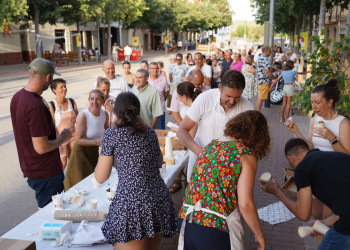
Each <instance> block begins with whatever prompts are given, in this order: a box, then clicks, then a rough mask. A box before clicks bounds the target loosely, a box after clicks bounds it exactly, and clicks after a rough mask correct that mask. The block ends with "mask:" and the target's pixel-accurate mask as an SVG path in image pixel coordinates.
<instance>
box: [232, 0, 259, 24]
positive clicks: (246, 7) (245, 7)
mask: <svg viewBox="0 0 350 250" xmlns="http://www.w3.org/2000/svg"><path fill="white" fill-rule="evenodd" d="M228 2H229V4H230V6H231V8H232V10H233V11H234V12H235V14H234V15H233V20H243V21H254V20H255V19H254V16H253V9H252V8H250V1H249V0H228Z"/></svg>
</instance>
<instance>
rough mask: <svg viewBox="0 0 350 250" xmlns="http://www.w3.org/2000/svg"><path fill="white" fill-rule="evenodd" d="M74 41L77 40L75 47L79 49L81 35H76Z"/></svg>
mask: <svg viewBox="0 0 350 250" xmlns="http://www.w3.org/2000/svg"><path fill="white" fill-rule="evenodd" d="M76 39H77V47H78V48H79V47H81V35H77V36H76Z"/></svg>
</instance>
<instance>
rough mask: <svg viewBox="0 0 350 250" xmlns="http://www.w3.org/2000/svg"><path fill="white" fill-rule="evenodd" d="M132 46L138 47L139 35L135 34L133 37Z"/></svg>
mask: <svg viewBox="0 0 350 250" xmlns="http://www.w3.org/2000/svg"><path fill="white" fill-rule="evenodd" d="M132 46H133V47H138V46H139V37H138V36H134V37H133V38H132Z"/></svg>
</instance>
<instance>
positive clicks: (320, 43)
mask: <svg viewBox="0 0 350 250" xmlns="http://www.w3.org/2000/svg"><path fill="white" fill-rule="evenodd" d="M312 41H313V42H314V48H315V49H314V51H313V52H312V53H311V54H310V55H309V57H308V61H307V63H308V64H309V65H311V67H312V69H311V76H310V77H309V78H308V79H307V80H306V81H305V84H304V86H303V89H302V90H301V92H300V93H299V94H298V95H297V96H296V98H295V100H294V102H293V103H294V105H297V107H298V108H299V109H301V110H302V111H303V112H304V114H306V115H307V114H309V112H310V111H311V110H312V106H311V99H310V97H311V91H312V90H313V88H314V87H316V86H317V85H319V84H325V83H326V82H327V80H328V79H330V78H336V79H337V80H338V83H339V90H340V92H341V98H340V101H339V103H338V104H337V106H336V110H337V111H338V113H339V114H341V115H344V116H346V117H348V118H349V115H350V88H349V84H348V82H347V80H346V74H345V71H346V70H347V69H348V68H349V63H348V62H347V63H345V58H343V57H342V54H343V53H346V54H347V53H348V48H349V46H350V39H349V37H344V38H343V39H341V40H340V41H338V42H335V43H334V44H333V47H332V48H331V50H330V49H329V48H328V46H329V44H330V42H331V40H329V39H320V38H319V37H317V36H313V37H312Z"/></svg>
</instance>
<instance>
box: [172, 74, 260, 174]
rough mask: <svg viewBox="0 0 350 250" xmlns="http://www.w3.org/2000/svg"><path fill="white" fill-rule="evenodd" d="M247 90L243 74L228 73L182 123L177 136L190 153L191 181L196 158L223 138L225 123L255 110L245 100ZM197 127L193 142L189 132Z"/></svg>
mask: <svg viewBox="0 0 350 250" xmlns="http://www.w3.org/2000/svg"><path fill="white" fill-rule="evenodd" d="M244 87H245V79H244V76H243V74H242V73H240V72H238V71H236V70H230V71H227V72H226V73H225V75H224V76H223V77H222V81H221V83H220V84H219V88H218V89H211V90H208V91H206V92H204V93H202V94H200V95H199V96H198V97H197V98H196V100H195V101H194V102H193V104H192V106H191V108H190V110H189V111H188V112H187V115H186V116H185V118H184V119H183V120H182V122H181V124H180V127H179V129H178V131H177V136H178V137H179V138H180V140H181V141H182V143H183V144H184V145H185V146H186V147H187V148H189V149H190V150H191V152H190V159H189V163H188V170H187V180H188V181H189V180H190V177H191V172H192V168H193V165H194V163H195V161H196V158H197V155H198V154H199V153H200V152H201V151H202V149H203V148H204V147H205V146H206V145H207V144H208V143H209V142H210V141H212V140H213V139H219V138H221V137H223V135H224V128H225V126H226V123H227V122H228V121H229V120H230V119H231V118H233V117H234V116H235V115H237V114H238V113H241V112H244V111H247V110H254V106H253V105H252V104H251V103H250V102H249V101H248V100H247V99H246V98H245V97H241V95H242V93H243V89H244ZM197 123H198V129H197V133H196V136H195V138H194V139H193V138H192V137H191V135H190V133H189V131H190V130H191V129H192V128H193V127H194V126H195V125H196V124H197Z"/></svg>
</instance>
